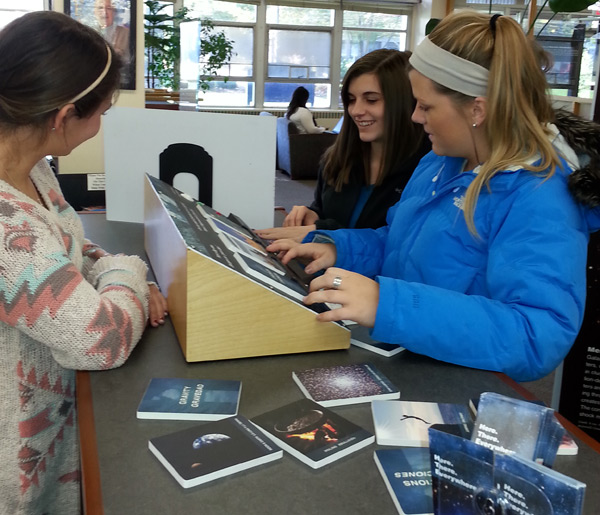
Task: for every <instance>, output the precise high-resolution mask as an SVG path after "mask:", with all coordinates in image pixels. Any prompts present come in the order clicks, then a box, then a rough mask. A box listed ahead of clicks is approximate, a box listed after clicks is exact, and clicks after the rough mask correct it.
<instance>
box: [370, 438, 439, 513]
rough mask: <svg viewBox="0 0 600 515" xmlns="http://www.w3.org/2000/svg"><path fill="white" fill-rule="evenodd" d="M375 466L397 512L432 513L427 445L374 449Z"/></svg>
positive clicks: (429, 462)
mask: <svg viewBox="0 0 600 515" xmlns="http://www.w3.org/2000/svg"><path fill="white" fill-rule="evenodd" d="M373 457H374V459H375V463H376V464H377V468H378V469H379V472H380V474H381V477H382V478H383V481H384V482H385V486H386V487H387V489H388V492H389V494H390V497H391V498H392V501H393V502H394V506H396V509H397V510H398V513H400V515H433V490H432V487H431V460H430V457H429V449H428V448H425V447H407V448H403V449H377V450H376V451H375V452H374V453H373Z"/></svg>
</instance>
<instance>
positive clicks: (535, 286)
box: [307, 152, 590, 381]
mask: <svg viewBox="0 0 600 515" xmlns="http://www.w3.org/2000/svg"><path fill="white" fill-rule="evenodd" d="M463 164H464V160H463V159H460V158H453V157H444V156H437V155H436V154H434V153H433V152H430V153H429V154H428V155H426V156H425V157H424V158H423V159H422V160H421V163H420V164H419V166H418V168H417V169H416V170H415V172H414V174H413V177H412V178H411V180H410V182H409V183H408V185H407V187H406V189H405V190H404V192H403V194H402V198H401V199H400V201H399V202H398V203H397V204H396V205H395V206H393V207H392V208H391V209H390V210H389V212H388V217H387V223H388V225H387V226H385V227H382V228H380V229H376V230H373V229H360V230H338V231H319V232H321V233H323V234H326V235H327V236H329V237H330V238H332V239H333V241H334V242H335V245H336V249H337V262H336V264H335V266H337V267H341V268H344V269H347V270H351V271H354V272H358V273H360V274H363V275H366V276H368V277H372V278H374V279H375V280H376V281H377V282H378V283H379V286H380V293H379V305H378V307H377V316H376V320H375V326H374V328H373V330H372V332H371V335H372V337H373V338H374V339H376V340H380V341H385V342H390V343H399V344H401V345H402V346H404V347H405V348H407V349H409V350H411V351H414V352H417V353H420V354H425V355H427V356H431V357H433V358H436V359H439V360H443V361H447V362H450V363H456V364H459V365H464V366H468V367H475V368H481V369H486V370H494V371H500V372H505V373H506V374H508V375H509V376H511V377H512V378H514V379H515V380H518V381H530V380H534V379H537V378H540V377H542V376H544V375H546V374H548V373H549V372H551V371H552V370H553V369H554V368H555V367H556V366H557V365H558V364H559V363H560V362H561V360H562V359H563V358H564V357H565V355H566V354H567V352H568V351H569V349H570V347H571V345H572V344H573V342H574V340H575V337H576V336H577V333H578V331H579V328H580V325H581V322H582V319H583V312H584V305H585V282H586V266H585V265H586V257H587V243H588V234H589V231H590V228H589V227H588V221H587V219H586V214H588V213H589V212H588V211H587V210H586V209H585V208H584V207H582V206H580V205H579V204H577V203H576V202H575V201H574V199H573V198H572V196H571V194H570V193H569V191H568V188H567V177H566V174H565V172H564V171H563V170H557V171H556V173H555V174H554V175H553V176H552V177H550V178H549V179H547V180H544V178H543V177H541V176H540V175H538V174H534V173H531V172H529V171H526V170H522V169H518V170H506V171H503V172H500V173H498V174H496V175H495V176H494V177H493V178H492V179H491V181H490V189H491V193H490V191H488V189H486V188H484V189H483V190H482V191H481V194H480V196H479V200H478V203H477V207H476V210H475V226H476V228H477V232H478V236H479V237H478V238H477V237H475V236H473V235H472V234H471V233H470V232H469V230H468V228H467V225H466V222H465V218H464V213H463V211H462V207H463V201H464V194H465V191H466V189H467V187H468V186H469V184H470V183H471V182H472V180H473V179H474V177H475V175H474V173H473V172H463V173H461V171H462V168H463ZM565 168H566V167H565ZM567 171H570V170H568V169H567ZM313 234H314V233H313ZM309 238H311V235H309V236H308V237H307V240H308V239H309Z"/></svg>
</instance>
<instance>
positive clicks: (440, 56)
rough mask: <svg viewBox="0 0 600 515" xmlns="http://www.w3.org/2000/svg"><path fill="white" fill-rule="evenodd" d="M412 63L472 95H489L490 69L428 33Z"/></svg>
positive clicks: (441, 82) (428, 73) (416, 50)
mask: <svg viewBox="0 0 600 515" xmlns="http://www.w3.org/2000/svg"><path fill="white" fill-rule="evenodd" d="M409 61H410V64H411V65H412V67H413V68H414V69H415V70H417V71H418V72H419V73H422V74H423V75H425V77H427V78H428V79H431V80H432V81H434V82H437V83H438V84H440V85H442V86H445V87H447V88H449V89H451V90H453V91H458V92H460V93H463V94H465V95H468V96H470V97H485V96H486V95H487V84H488V76H489V73H490V72H489V70H488V69H487V68H484V67H483V66H480V65H478V64H475V63H474V62H472V61H468V60H467V59H463V58H462V57H458V56H457V55H455V54H453V53H452V52H448V51H447V50H444V49H443V48H441V47H439V46H437V45H435V44H434V43H432V42H431V41H430V40H429V38H428V37H426V38H425V39H424V40H423V41H422V42H421V43H420V44H419V45H418V46H417V48H415V51H414V52H413V53H412V55H411V56H410V59H409Z"/></svg>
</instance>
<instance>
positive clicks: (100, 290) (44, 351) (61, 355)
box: [0, 162, 148, 515]
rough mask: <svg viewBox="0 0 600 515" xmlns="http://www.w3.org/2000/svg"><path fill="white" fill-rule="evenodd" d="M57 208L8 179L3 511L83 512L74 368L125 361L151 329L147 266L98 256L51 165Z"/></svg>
mask: <svg viewBox="0 0 600 515" xmlns="http://www.w3.org/2000/svg"><path fill="white" fill-rule="evenodd" d="M31 178H32V180H33V182H34V184H35V185H36V187H37V189H38V191H39V193H40V194H41V197H42V198H43V200H44V202H45V204H46V206H48V207H49V209H45V208H43V207H42V206H41V205H39V204H38V203H36V202H34V201H33V200H31V199H30V198H29V197H27V196H25V195H24V194H22V193H21V192H20V191H18V190H16V189H15V188H13V187H12V186H11V185H10V184H8V183H5V182H3V181H0V241H1V248H0V391H1V395H0V458H1V460H2V465H1V466H0V513H2V514H5V513H6V514H11V515H13V514H42V513H44V514H46V513H48V514H53V515H54V514H56V515H69V514H77V513H79V512H80V470H79V468H80V467H79V440H78V431H77V416H76V406H75V369H86V370H103V369H110V368H114V367H118V366H120V365H121V364H122V363H123V362H124V361H125V360H126V359H127V357H128V356H129V354H130V353H131V351H132V349H133V348H134V346H135V344H136V343H137V341H138V340H139V339H140V337H141V335H142V332H143V330H144V327H145V324H146V320H147V312H148V286H147V284H146V272H147V267H146V265H145V264H144V262H143V261H142V260H141V259H139V258H138V257H136V256H109V257H103V258H101V259H99V260H94V259H92V258H90V257H87V256H86V253H89V252H90V251H93V250H94V249H95V248H97V247H96V246H95V245H92V244H91V243H89V242H88V241H87V240H85V239H84V237H83V228H82V225H81V222H80V220H79V217H78V215H77V214H76V213H75V211H74V210H73V209H72V208H71V207H70V206H69V205H68V204H67V203H66V201H65V199H64V198H63V196H62V194H61V191H60V187H59V185H58V182H57V180H56V178H55V177H54V174H53V173H52V171H51V170H50V167H49V166H48V165H47V163H45V162H40V163H38V164H37V165H36V166H35V167H34V169H33V170H32V171H31Z"/></svg>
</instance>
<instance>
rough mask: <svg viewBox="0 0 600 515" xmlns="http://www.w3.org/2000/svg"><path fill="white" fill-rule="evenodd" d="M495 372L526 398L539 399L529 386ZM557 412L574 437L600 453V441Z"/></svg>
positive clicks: (558, 417) (559, 418) (557, 415)
mask: <svg viewBox="0 0 600 515" xmlns="http://www.w3.org/2000/svg"><path fill="white" fill-rule="evenodd" d="M494 374H496V376H497V377H498V378H499V379H500V380H501V381H504V382H505V383H506V384H507V385H509V386H510V387H512V388H513V389H514V390H516V392H517V393H518V394H519V395H521V396H522V397H523V398H524V399H526V400H528V401H537V400H538V399H537V398H536V397H535V395H533V394H532V393H531V392H530V391H529V390H528V389H527V388H525V387H524V386H522V385H520V384H519V383H517V382H516V381H515V380H514V379H511V378H510V377H508V376H507V375H505V374H502V373H500V372H494ZM555 413H556V418H557V419H558V420H559V421H560V423H561V424H562V425H563V427H564V428H565V429H566V430H567V431H568V432H569V433H571V435H573V436H574V437H576V438H578V439H579V440H581V441H582V442H584V443H585V444H586V445H588V446H589V447H591V448H592V449H594V450H595V451H596V452H597V453H600V442H598V441H597V440H595V439H594V438H592V437H591V436H590V435H588V434H587V433H586V432H584V431H582V430H581V429H579V428H578V427H577V426H576V425H575V424H573V423H572V422H571V421H569V420H567V419H566V418H565V417H563V416H562V415H561V414H560V413H558V412H555Z"/></svg>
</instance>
